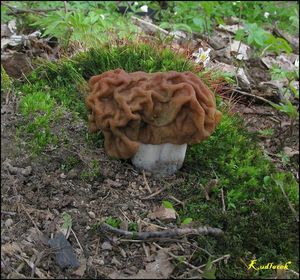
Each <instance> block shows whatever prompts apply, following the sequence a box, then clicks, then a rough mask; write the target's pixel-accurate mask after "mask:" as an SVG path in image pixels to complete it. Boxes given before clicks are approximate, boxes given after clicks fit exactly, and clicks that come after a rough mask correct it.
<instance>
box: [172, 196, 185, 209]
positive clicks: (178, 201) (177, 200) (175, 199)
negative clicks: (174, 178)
mask: <svg viewBox="0 0 300 280" xmlns="http://www.w3.org/2000/svg"><path fill="white" fill-rule="evenodd" d="M169 198H171V199H173V200H174V201H176V202H177V203H179V204H181V205H182V206H183V207H184V202H182V201H180V200H179V199H177V198H176V197H174V196H173V195H169Z"/></svg>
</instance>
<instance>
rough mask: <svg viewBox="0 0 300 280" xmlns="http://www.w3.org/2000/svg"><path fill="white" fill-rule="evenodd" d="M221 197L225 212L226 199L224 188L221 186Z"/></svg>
mask: <svg viewBox="0 0 300 280" xmlns="http://www.w3.org/2000/svg"><path fill="white" fill-rule="evenodd" d="M221 199H222V211H223V213H225V212H226V208H225V199H224V191H223V188H221Z"/></svg>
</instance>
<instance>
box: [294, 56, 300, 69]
mask: <svg viewBox="0 0 300 280" xmlns="http://www.w3.org/2000/svg"><path fill="white" fill-rule="evenodd" d="M294 64H295V66H296V67H297V68H299V58H296V60H295V62H294Z"/></svg>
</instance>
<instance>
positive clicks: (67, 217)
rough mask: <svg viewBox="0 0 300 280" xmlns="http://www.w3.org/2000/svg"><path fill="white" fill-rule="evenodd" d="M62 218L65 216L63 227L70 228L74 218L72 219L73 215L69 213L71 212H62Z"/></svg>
mask: <svg viewBox="0 0 300 280" xmlns="http://www.w3.org/2000/svg"><path fill="white" fill-rule="evenodd" d="M62 218H63V221H64V222H63V225H62V228H63V229H69V228H71V227H72V222H73V219H72V216H71V215H70V214H69V213H66V212H64V213H63V214H62Z"/></svg>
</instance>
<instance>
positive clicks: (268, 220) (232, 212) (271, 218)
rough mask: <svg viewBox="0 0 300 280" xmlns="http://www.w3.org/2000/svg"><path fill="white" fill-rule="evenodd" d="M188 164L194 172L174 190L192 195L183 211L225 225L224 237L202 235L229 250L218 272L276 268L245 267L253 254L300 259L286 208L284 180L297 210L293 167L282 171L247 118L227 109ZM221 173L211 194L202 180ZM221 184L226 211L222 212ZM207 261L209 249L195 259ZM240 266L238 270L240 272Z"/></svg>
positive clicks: (264, 259) (220, 251) (214, 249)
mask: <svg viewBox="0 0 300 280" xmlns="http://www.w3.org/2000/svg"><path fill="white" fill-rule="evenodd" d="M185 170H186V171H187V172H188V173H189V174H190V175H189V180H188V181H187V182H186V184H185V186H183V187H182V188H180V189H178V190H176V192H177V196H178V197H179V198H180V199H184V198H186V197H187V196H188V201H189V202H188V203H187V206H186V208H185V209H182V210H180V211H179V212H180V214H181V216H182V217H191V218H193V220H194V221H198V222H201V223H202V224H208V225H210V226H213V227H219V228H222V229H223V230H224V231H225V236H224V239H222V240H216V239H214V238H208V237H205V238H199V239H198V242H199V243H200V244H201V247H202V248H205V249H206V250H208V251H209V252H211V253H213V254H215V255H216V256H219V255H224V254H230V255H231V258H230V261H229V265H228V266H227V267H224V268H222V269H220V270H217V276H218V277H220V278H223V277H225V278H226V277H227V278H228V277H230V278H237V277H242V278H244V277H246V276H247V275H249V277H250V276H252V277H254V276H256V277H260V278H263V277H265V276H266V275H268V276H270V275H271V273H272V271H271V270H269V271H260V272H256V271H254V272H253V271H247V269H246V268H245V266H244V265H243V263H242V262H241V261H240V259H241V258H242V259H243V260H244V261H245V262H246V263H250V261H251V260H252V259H254V258H256V259H257V262H258V263H260V264H267V263H268V262H273V263H274V264H275V263H278V264H279V263H286V262H287V261H292V266H293V268H294V269H296V270H297V264H298V258H299V255H298V249H297V248H298V237H297V232H298V224H297V222H296V221H295V216H294V215H293V213H292V211H291V210H290V209H289V208H288V207H289V206H288V201H287V200H286V198H285V197H284V195H283V193H282V191H281V188H280V185H281V186H282V187H283V188H284V190H285V193H286V194H287V196H288V199H289V201H290V203H292V205H293V207H294V208H295V209H296V211H297V212H298V208H299V203H298V200H299V193H298V185H297V182H296V181H295V179H294V178H293V176H292V175H291V174H289V173H279V172H277V171H276V170H275V168H274V166H273V164H272V163H271V162H269V161H268V160H267V159H266V158H265V156H264V155H263V153H262V151H261V150H260V149H259V147H258V145H257V142H256V141H255V139H254V138H253V137H252V135H251V134H249V133H248V132H247V131H246V130H245V128H244V126H243V122H242V121H241V120H240V119H239V118H237V117H233V116H229V115H228V114H227V113H226V112H224V116H223V120H222V122H221V124H220V125H219V126H218V128H217V129H216V131H215V133H214V134H213V135H212V136H211V137H210V138H209V139H208V140H207V141H204V142H202V143H199V144H196V145H193V146H191V147H189V149H188V152H187V161H186V163H185ZM215 178H217V179H218V185H217V186H216V187H215V188H214V189H213V191H212V193H211V197H210V200H209V201H207V200H206V199H205V195H204V193H203V191H202V189H201V188H199V185H200V184H202V185H204V186H205V185H207V183H208V182H209V181H210V180H211V179H215ZM221 188H222V189H223V191H224V197H225V205H226V211H225V212H222V201H221ZM204 259H205V261H207V260H208V259H207V257H206V256H205V254H200V255H198V256H197V257H195V262H199V263H200V260H201V262H204ZM237 271H239V272H238V274H237Z"/></svg>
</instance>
